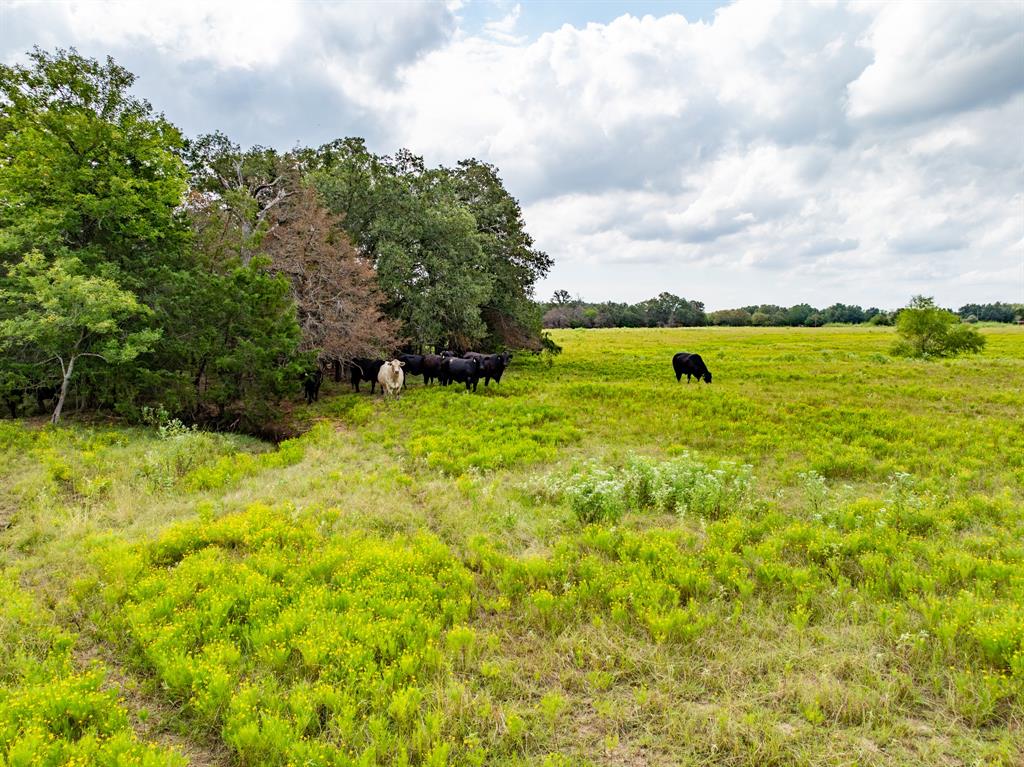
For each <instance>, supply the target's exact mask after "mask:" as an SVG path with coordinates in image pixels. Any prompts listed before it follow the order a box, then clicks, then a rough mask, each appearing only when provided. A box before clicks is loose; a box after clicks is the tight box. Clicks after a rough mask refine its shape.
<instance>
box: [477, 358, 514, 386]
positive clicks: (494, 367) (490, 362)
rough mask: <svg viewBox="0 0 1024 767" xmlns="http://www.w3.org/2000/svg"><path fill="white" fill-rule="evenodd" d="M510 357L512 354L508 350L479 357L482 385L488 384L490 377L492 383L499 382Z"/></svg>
mask: <svg viewBox="0 0 1024 767" xmlns="http://www.w3.org/2000/svg"><path fill="white" fill-rule="evenodd" d="M511 359H512V355H511V354H509V353H508V352H502V353H501V354H488V355H487V356H485V357H481V359H480V375H482V376H483V378H484V386H489V385H490V383H491V379H492V378H493V379H494V383H501V374H502V373H504V372H505V368H507V367H508V363H509V360H511Z"/></svg>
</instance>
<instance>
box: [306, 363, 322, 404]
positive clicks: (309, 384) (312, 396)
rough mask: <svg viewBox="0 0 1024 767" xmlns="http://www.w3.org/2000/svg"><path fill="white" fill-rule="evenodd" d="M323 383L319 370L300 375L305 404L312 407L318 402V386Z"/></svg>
mask: <svg viewBox="0 0 1024 767" xmlns="http://www.w3.org/2000/svg"><path fill="white" fill-rule="evenodd" d="M323 382H324V371H323V370H321V369H320V368H317V369H316V370H307V371H306V372H305V373H303V374H302V391H303V393H304V394H305V395H306V404H307V405H312V404H313V403H314V402H317V401H319V400H320V385H321V384H322V383H323Z"/></svg>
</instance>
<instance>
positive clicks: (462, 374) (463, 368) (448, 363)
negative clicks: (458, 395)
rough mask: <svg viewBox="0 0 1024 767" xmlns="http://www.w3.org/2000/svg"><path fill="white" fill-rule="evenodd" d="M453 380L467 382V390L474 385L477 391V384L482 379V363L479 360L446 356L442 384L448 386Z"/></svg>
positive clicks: (442, 371) (442, 366)
mask: <svg viewBox="0 0 1024 767" xmlns="http://www.w3.org/2000/svg"><path fill="white" fill-rule="evenodd" d="M452 381H458V382H459V383H465V384H466V391H469V387H470V386H471V385H472V387H473V391H476V385H477V383H478V382H479V381H480V363H479V362H478V361H477V360H467V359H461V358H459V357H445V358H444V361H443V362H442V363H441V384H442V385H443V386H447V385H448V384H450V383H451V382H452Z"/></svg>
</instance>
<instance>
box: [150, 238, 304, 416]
mask: <svg viewBox="0 0 1024 767" xmlns="http://www.w3.org/2000/svg"><path fill="white" fill-rule="evenodd" d="M175 292H176V293H178V294H180V295H181V296H183V297H187V298H186V299H184V300H182V301H181V302H180V303H178V304H175V305H174V306H168V307H166V309H167V316H168V322H169V324H170V326H171V327H173V328H176V329H178V330H177V332H175V333H173V334H168V337H167V338H166V339H165V343H164V344H163V347H162V349H161V352H162V355H161V356H162V359H163V360H164V365H165V366H166V368H169V370H167V369H165V370H164V371H153V373H152V374H151V375H150V376H149V377H148V379H147V385H148V387H149V388H150V391H151V393H152V397H153V398H154V399H156V400H157V401H160V402H163V403H165V404H166V405H167V406H168V407H170V408H171V409H173V410H174V411H175V412H177V413H183V414H187V415H188V416H190V417H191V418H192V419H194V420H199V421H205V422H210V423H212V424H213V425H215V426H222V427H230V426H235V425H238V424H241V425H242V426H243V427H244V428H248V429H254V428H256V427H258V426H260V425H262V424H265V423H267V422H268V421H269V420H271V419H272V418H273V417H274V416H275V414H276V413H277V412H278V409H277V406H278V404H279V402H280V400H281V399H282V398H283V397H284V396H285V395H287V394H289V393H292V392H294V391H295V390H296V389H297V388H298V380H299V373H300V371H301V370H304V369H306V368H307V367H308V366H309V365H310V364H311V363H310V360H309V359H308V358H307V355H301V354H299V353H298V345H299V339H300V331H299V325H298V321H297V319H296V316H295V305H294V303H293V302H292V300H291V293H290V287H289V284H288V281H287V280H286V279H285V278H284V277H282V276H280V275H278V276H275V275H271V274H268V273H267V271H266V262H265V260H263V259H260V258H254V259H253V260H252V261H250V262H249V264H247V265H242V264H240V263H238V262H237V261H236V262H233V263H228V264H225V265H224V268H223V269H222V271H219V272H212V271H204V270H196V271H193V272H188V273H185V274H182V275H179V276H178V277H177V283H176V290H175Z"/></svg>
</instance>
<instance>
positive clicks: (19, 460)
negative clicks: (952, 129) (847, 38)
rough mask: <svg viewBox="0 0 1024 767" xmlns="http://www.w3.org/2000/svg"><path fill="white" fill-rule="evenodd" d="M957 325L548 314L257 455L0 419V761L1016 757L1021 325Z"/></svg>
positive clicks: (206, 439)
mask: <svg viewBox="0 0 1024 767" xmlns="http://www.w3.org/2000/svg"><path fill="white" fill-rule="evenodd" d="M983 333H984V334H985V335H986V336H987V337H988V345H987V347H986V349H985V351H984V354H983V355H981V356H978V357H973V358H961V359H957V360H953V361H939V362H921V361H908V360H903V359H900V360H897V359H893V358H891V357H889V356H888V354H887V350H888V348H889V346H890V345H891V343H892V341H893V338H894V334H893V332H892V331H891V329H887V328H867V327H861V328H840V327H829V328H819V329H753V328H742V329H735V330H730V329H725V328H709V329H703V328H702V329H665V330H599V331H572V330H566V331H556V332H555V333H553V336H554V338H555V340H557V342H558V343H560V344H561V345H562V346H563V347H564V353H563V354H562V355H561V356H559V357H556V358H554V359H553V360H551V359H545V358H542V357H531V356H529V355H522V356H516V357H515V358H514V359H513V361H512V364H511V367H510V368H509V370H508V371H507V372H506V375H505V378H504V380H503V381H502V383H501V384H500V385H499V386H495V385H494V384H492V385H491V386H490V387H489V388H488V389H486V390H485V388H484V387H483V385H482V384H481V386H480V390H479V391H478V392H477V393H476V394H467V393H466V392H465V390H464V388H462V387H458V386H452V387H449V388H447V389H442V388H439V387H431V388H424V387H423V386H422V385H421V384H420V379H418V378H417V379H413V380H412V382H411V385H410V387H409V388H408V390H407V391H406V392H405V394H404V395H403V396H402V398H401V399H400V400H399V401H397V402H384V401H382V400H381V398H380V396H379V395H378V396H375V397H370V396H369V394H368V393H362V394H352V393H350V392H349V391H348V389H347V387H346V386H345V385H344V384H333V383H332V382H328V383H326V384H325V386H324V390H323V392H322V393H321V401H320V402H319V403H317V404H315V405H313V406H312V407H309V408H307V407H305V406H301V407H300V406H296V410H295V411H294V413H293V416H294V417H295V418H297V419H300V420H301V421H302V422H303V423H307V424H308V426H309V427H310V428H309V430H308V431H307V433H306V434H305V435H304V436H302V437H300V438H298V439H296V440H292V441H288V442H285V443H282V444H281V445H280V446H278V447H277V448H272V447H271V446H268V445H266V444H262V443H259V442H256V441H254V440H251V439H248V438H243V437H236V436H222V435H214V434H207V433H201V432H195V431H191V430H188V429H185V428H183V427H181V426H180V425H176V424H174V423H170V424H165V425H164V426H163V427H162V428H161V429H160V430H157V429H139V428H125V427H119V426H111V425H104V424H95V423H94V424H92V425H89V424H83V423H74V422H72V423H71V424H69V425H68V426H67V427H64V428H57V429H54V428H51V427H43V426H42V425H41V423H40V421H38V420H30V421H21V422H18V421H10V420H6V421H0V589H2V593H3V595H4V598H3V599H2V600H0V765H3V766H4V767H7V766H8V765H10V766H11V767H13V766H14V765H19V766H21V765H65V764H67V765H70V764H75V765H119V766H122V765H149V766H153V765H182V764H193V765H232V764H244V765H405V764H409V765H434V766H439V765H446V764H451V765H534V764H537V765H551V766H554V765H718V764H722V765H750V766H751V767H755V766H757V767H761V766H763V765H809V766H810V765H815V766H817V765H837V766H838V765H879V766H881V765H886V766H888V765H914V766H915V767H919V766H920V765H980V764H985V765H1007V766H1009V765H1020V764H1022V763H1024V328H1015V327H988V328H984V329H983ZM683 350H685V351H691V352H699V353H701V354H702V355H703V357H704V360H705V361H706V363H707V365H708V367H709V368H710V369H711V371H712V373H713V375H714V382H713V383H712V384H710V385H705V384H697V383H693V384H690V385H687V384H686V381H685V378H684V380H683V383H682V384H677V383H676V381H675V378H674V376H673V374H672V369H671V357H672V353H673V352H676V351H683ZM296 398H298V392H296Z"/></svg>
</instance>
